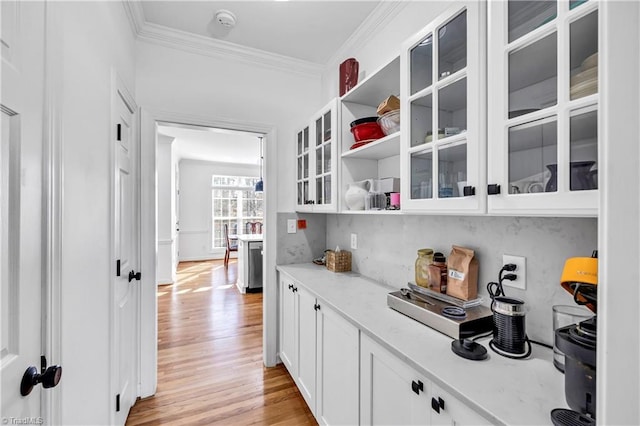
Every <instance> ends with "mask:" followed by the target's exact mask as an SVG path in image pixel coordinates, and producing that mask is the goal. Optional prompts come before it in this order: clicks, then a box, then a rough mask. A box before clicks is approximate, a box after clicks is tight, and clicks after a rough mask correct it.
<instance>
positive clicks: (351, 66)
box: [339, 58, 360, 96]
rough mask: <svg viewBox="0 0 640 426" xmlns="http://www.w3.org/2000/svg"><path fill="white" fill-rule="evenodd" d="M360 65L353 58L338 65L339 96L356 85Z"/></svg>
mask: <svg viewBox="0 0 640 426" xmlns="http://www.w3.org/2000/svg"><path fill="white" fill-rule="evenodd" d="M359 71H360V65H359V64H358V61H357V60H356V59H355V58H349V59H346V60H345V61H344V62H342V63H341V64H340V81H339V90H340V96H344V94H345V93H347V92H348V91H349V90H351V89H353V88H354V87H355V86H356V85H357V84H358V72H359Z"/></svg>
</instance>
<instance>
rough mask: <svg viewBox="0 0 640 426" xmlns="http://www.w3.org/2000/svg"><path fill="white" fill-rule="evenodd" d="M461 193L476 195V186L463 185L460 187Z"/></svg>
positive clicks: (467, 195) (466, 195)
mask: <svg viewBox="0 0 640 426" xmlns="http://www.w3.org/2000/svg"><path fill="white" fill-rule="evenodd" d="M462 194H463V196H465V197H469V196H471V195H476V187H475V186H465V187H464V188H463V189H462Z"/></svg>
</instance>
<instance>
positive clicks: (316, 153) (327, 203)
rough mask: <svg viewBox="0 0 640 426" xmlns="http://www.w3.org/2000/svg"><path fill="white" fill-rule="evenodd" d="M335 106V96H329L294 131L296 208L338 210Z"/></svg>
mask: <svg viewBox="0 0 640 426" xmlns="http://www.w3.org/2000/svg"><path fill="white" fill-rule="evenodd" d="M336 106H337V102H336V100H332V101H331V102H330V103H329V104H328V105H326V106H325V107H324V108H323V109H321V110H320V111H319V112H318V113H317V114H315V115H314V116H313V118H312V120H311V123H310V124H309V125H308V126H306V127H304V128H303V129H301V130H300V131H298V132H297V134H296V210H297V211H306V212H335V211H337V200H336V197H335V194H336V180H337V179H336V175H335V170H336V166H335V163H336V150H337V147H336V146H337V141H336V137H337V131H336V125H337V112H336V111H337V108H336Z"/></svg>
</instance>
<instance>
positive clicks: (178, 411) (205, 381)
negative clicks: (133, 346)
mask: <svg viewBox="0 0 640 426" xmlns="http://www.w3.org/2000/svg"><path fill="white" fill-rule="evenodd" d="M236 273H237V263H236V261H235V259H233V260H232V261H231V263H230V264H229V269H228V270H225V268H224V265H223V262H222V260H220V261H206V262H183V263H180V266H179V267H178V282H177V284H173V285H167V286H161V287H159V288H158V390H157V392H156V394H155V396H153V397H150V398H146V399H144V400H139V401H138V402H137V403H136V405H135V406H134V407H133V408H132V409H131V413H130V414H129V418H128V420H127V425H129V426H136V425H158V424H176V425H211V424H233V425H247V424H268V425H275V424H289V425H305V424H310V425H315V424H317V423H316V421H315V419H314V417H313V415H312V414H311V411H309V408H308V407H307V405H306V404H305V402H304V400H303V398H302V395H300V392H299V391H298V389H297V388H296V386H295V384H294V382H293V380H292V379H291V377H290V376H289V374H288V372H287V370H286V369H285V367H284V366H283V365H282V364H279V365H278V366H276V367H273V368H266V367H264V365H263V363H262V293H256V294H246V295H242V294H240V293H239V292H238V290H237V288H236V287H235V285H234V283H235V282H236Z"/></svg>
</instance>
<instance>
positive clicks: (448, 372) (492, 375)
mask: <svg viewBox="0 0 640 426" xmlns="http://www.w3.org/2000/svg"><path fill="white" fill-rule="evenodd" d="M277 269H278V270H279V271H281V272H284V273H286V274H287V275H289V276H291V277H292V278H293V279H295V280H296V281H298V282H299V284H300V285H302V286H304V287H305V288H306V289H308V290H309V291H310V292H312V293H313V294H315V295H316V297H317V298H318V299H320V300H321V302H322V303H326V304H327V305H329V306H330V307H331V308H333V309H334V310H336V311H338V312H339V313H340V314H342V316H344V317H345V318H346V319H347V320H348V321H350V322H351V323H353V324H354V325H355V326H356V327H358V328H359V329H360V330H361V331H362V332H363V333H366V334H367V335H368V336H370V337H371V338H372V339H374V340H375V341H377V342H379V343H380V344H381V345H383V346H384V347H386V348H387V349H389V350H390V351H391V352H393V353H394V354H395V355H397V356H398V358H400V359H402V360H403V361H404V362H406V363H407V364H408V365H410V366H411V367H413V368H414V369H416V370H417V371H418V372H419V373H421V374H423V375H425V377H427V378H428V379H430V380H431V381H432V382H433V383H435V384H436V385H438V386H441V387H442V388H443V389H445V390H447V391H449V392H450V393H452V394H453V395H454V396H456V397H457V398H459V399H460V400H461V401H462V402H463V403H465V404H466V405H468V406H469V407H470V408H472V409H474V410H475V411H477V412H478V413H479V414H480V415H482V416H483V417H485V418H486V419H487V420H488V421H490V422H491V423H493V424H505V425H516V424H523V425H524V424H529V425H534V424H535V425H541V424H551V419H550V412H551V410H552V409H554V408H567V404H566V401H565V398H564V375H563V374H562V373H560V372H559V371H557V370H556V368H555V367H554V366H553V360H552V358H553V352H552V350H551V349H548V348H544V347H541V346H538V345H533V352H532V354H531V356H530V358H528V359H526V360H513V359H509V358H505V357H503V356H500V355H498V354H496V353H494V352H493V351H491V349H489V347H488V346H489V345H488V342H489V340H490V338H489V337H487V338H484V339H480V340H478V343H481V344H482V345H483V346H485V347H486V348H487V350H488V352H489V357H488V358H487V359H486V360H483V361H470V360H467V359H464V358H461V357H459V356H457V355H455V354H454V353H453V352H452V351H451V342H452V339H451V338H450V337H448V336H446V335H444V334H441V333H439V332H437V331H435V330H433V329H431V328H429V327H427V326H426V325H423V324H421V323H419V322H417V321H415V320H413V319H411V318H409V317H406V316H404V315H402V314H401V313H399V312H397V311H394V310H393V309H391V308H389V307H387V293H389V292H390V291H394V290H397V289H396V288H392V287H389V286H385V285H382V284H380V283H378V282H376V281H374V280H372V279H370V278H367V277H364V276H361V275H359V274H357V273H353V272H346V273H334V272H331V271H328V270H327V269H326V268H325V267H323V266H317V265H314V264H312V263H307V264H294V265H280V266H278V267H277Z"/></svg>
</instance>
